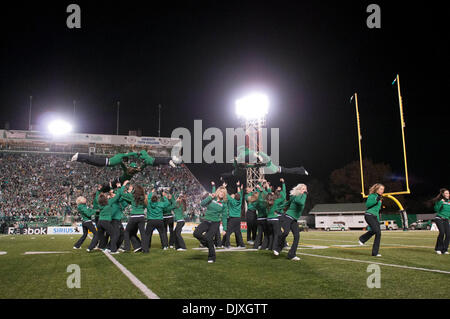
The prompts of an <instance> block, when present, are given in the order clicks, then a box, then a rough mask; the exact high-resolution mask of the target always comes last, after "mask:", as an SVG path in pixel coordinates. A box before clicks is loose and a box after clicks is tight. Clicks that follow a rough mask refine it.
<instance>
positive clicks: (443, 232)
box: [434, 217, 450, 253]
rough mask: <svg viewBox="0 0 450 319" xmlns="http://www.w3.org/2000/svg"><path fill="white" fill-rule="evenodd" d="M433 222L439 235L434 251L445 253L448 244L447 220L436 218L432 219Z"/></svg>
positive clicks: (449, 230) (448, 229) (448, 227)
mask: <svg viewBox="0 0 450 319" xmlns="http://www.w3.org/2000/svg"><path fill="white" fill-rule="evenodd" d="M434 222H435V223H436V226H437V228H438V229H439V235H438V238H437V241H436V247H435V249H434V250H436V251H440V252H442V253H445V252H446V251H448V244H449V242H450V226H449V223H448V219H446V218H442V217H436V218H435V219H434Z"/></svg>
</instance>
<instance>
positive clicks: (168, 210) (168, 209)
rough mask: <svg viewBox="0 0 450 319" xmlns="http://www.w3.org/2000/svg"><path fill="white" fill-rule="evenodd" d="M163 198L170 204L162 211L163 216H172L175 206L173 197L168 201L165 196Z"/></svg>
mask: <svg viewBox="0 0 450 319" xmlns="http://www.w3.org/2000/svg"><path fill="white" fill-rule="evenodd" d="M163 198H165V199H166V200H167V201H168V202H169V203H170V205H169V206H167V207H165V208H164V209H163V216H164V217H166V218H167V216H172V210H173V208H174V206H175V198H174V196H172V198H171V199H170V200H169V199H168V198H166V197H165V196H164V197H163Z"/></svg>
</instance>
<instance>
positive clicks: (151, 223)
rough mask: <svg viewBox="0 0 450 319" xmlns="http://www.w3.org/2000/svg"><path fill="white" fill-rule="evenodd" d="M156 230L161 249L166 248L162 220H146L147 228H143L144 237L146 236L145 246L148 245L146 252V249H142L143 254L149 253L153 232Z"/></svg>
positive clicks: (166, 243)
mask: <svg viewBox="0 0 450 319" xmlns="http://www.w3.org/2000/svg"><path fill="white" fill-rule="evenodd" d="M155 229H157V230H158V233H159V237H160V239H161V242H162V245H163V248H164V247H167V245H168V242H167V233H166V230H165V229H164V221H163V220H162V219H149V220H147V227H146V228H145V236H147V244H148V250H147V247H145V250H144V248H142V250H143V251H144V252H148V251H150V248H151V247H152V235H153V231H154V230H155Z"/></svg>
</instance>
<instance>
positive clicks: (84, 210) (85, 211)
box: [73, 196, 97, 249]
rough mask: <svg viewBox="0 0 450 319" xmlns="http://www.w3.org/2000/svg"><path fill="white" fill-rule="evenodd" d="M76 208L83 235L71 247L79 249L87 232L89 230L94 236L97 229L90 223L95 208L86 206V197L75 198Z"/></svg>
mask: <svg viewBox="0 0 450 319" xmlns="http://www.w3.org/2000/svg"><path fill="white" fill-rule="evenodd" d="M76 203H77V210H78V212H79V213H80V216H81V220H82V224H81V225H82V227H83V236H81V237H80V239H79V240H78V241H77V242H76V243H75V245H74V246H73V249H80V248H81V245H83V243H84V241H85V239H86V237H87V235H88V232H89V231H91V232H92V234H94V236H95V235H96V234H97V230H96V229H95V226H94V224H93V223H92V219H91V217H92V215H94V214H95V210H94V209H92V208H89V207H87V206H86V198H85V197H83V196H80V197H78V198H77V200H76Z"/></svg>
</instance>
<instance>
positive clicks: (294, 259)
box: [291, 256, 300, 261]
mask: <svg viewBox="0 0 450 319" xmlns="http://www.w3.org/2000/svg"><path fill="white" fill-rule="evenodd" d="M291 260H293V261H299V260H300V258H299V257H297V256H295V257H294V258H291Z"/></svg>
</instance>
